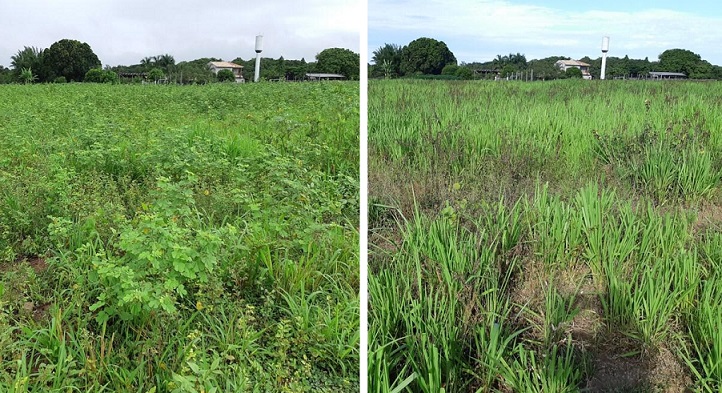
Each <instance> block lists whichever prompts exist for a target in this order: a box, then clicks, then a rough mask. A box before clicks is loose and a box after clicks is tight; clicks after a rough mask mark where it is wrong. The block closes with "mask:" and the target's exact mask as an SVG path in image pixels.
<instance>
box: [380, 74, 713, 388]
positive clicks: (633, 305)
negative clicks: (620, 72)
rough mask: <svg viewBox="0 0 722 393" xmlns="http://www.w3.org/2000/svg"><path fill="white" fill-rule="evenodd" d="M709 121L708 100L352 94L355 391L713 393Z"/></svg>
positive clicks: (564, 91)
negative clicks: (359, 195)
mask: <svg viewBox="0 0 722 393" xmlns="http://www.w3.org/2000/svg"><path fill="white" fill-rule="evenodd" d="M721 109H722V93H721V92H720V90H719V86H718V85H717V84H716V83H688V82H685V83H674V82H672V83H660V82H629V81H603V82H602V81H594V82H589V81H574V80H567V81H555V82H537V83H521V82H419V81H372V82H371V83H370V85H369V201H370V202H369V236H370V247H371V249H370V256H369V292H370V293H369V345H370V353H369V383H370V390H371V391H374V392H389V391H402V390H405V391H414V392H429V393H430V392H438V391H442V390H443V391H447V392H466V391H478V392H489V391H499V392H546V393H549V392H578V391H586V392H640V391H641V392H657V391H661V392H680V391H684V390H685V389H687V388H689V389H692V390H693V391H702V392H716V391H719V389H720V388H722V316H721V315H722V314H720V313H719V309H720V307H722V291H721V290H720V288H722V270H721V269H722V268H721V266H722V253H720V251H719V250H720V247H721V246H722V234H721V233H720V225H721V223H722V214H721V213H722V210H720V207H721V202H722V199H720V198H721V193H720V185H721V182H722V177H721V172H720V169H721V168H722V154H720V153H722V110H721ZM402 387H405V388H404V389H401V388H402Z"/></svg>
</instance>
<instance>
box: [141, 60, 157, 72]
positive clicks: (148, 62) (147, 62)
mask: <svg viewBox="0 0 722 393" xmlns="http://www.w3.org/2000/svg"><path fill="white" fill-rule="evenodd" d="M153 63H155V58H154V57H147V56H146V57H144V58H142V59H140V65H142V66H143V69H145V70H146V71H147V70H149V69H150V68H151V67H153Z"/></svg>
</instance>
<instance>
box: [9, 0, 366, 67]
mask: <svg viewBox="0 0 722 393" xmlns="http://www.w3.org/2000/svg"><path fill="white" fill-rule="evenodd" d="M362 7H363V2H362V1H361V0H305V1H297V0H270V1H254V2H251V1H248V0H244V1H236V0H229V1H202V0H151V1H142V0H63V1H56V0H16V1H12V0H0V65H3V66H5V67H9V66H10V57H11V56H13V55H15V54H16V53H17V52H18V50H20V49H22V48H23V47H25V46H35V47H40V48H47V47H49V46H50V45H52V44H53V43H54V42H56V41H58V40H61V39H63V38H70V39H75V40H78V41H82V42H87V43H88V44H89V45H90V47H91V48H92V49H93V51H94V52H95V54H96V55H98V58H100V61H101V62H102V63H103V64H104V65H120V64H123V65H130V64H137V63H138V62H139V61H140V59H142V58H143V57H146V56H153V55H158V54H164V53H169V54H171V55H173V56H174V57H175V60H176V62H180V61H184V60H193V59H197V58H201V57H218V58H222V59H224V60H233V59H234V58H236V57H242V58H243V59H249V58H254V57H255V52H254V46H255V37H256V35H258V34H261V35H263V36H264V39H263V40H264V51H263V54H262V56H264V57H274V58H277V57H279V56H283V57H284V58H286V59H301V58H302V57H303V58H305V59H306V60H307V61H314V59H315V56H316V54H317V53H318V52H320V51H322V50H324V49H326V48H333V47H339V48H346V49H351V50H352V51H354V52H357V53H358V52H359V50H360V48H359V45H360V40H359V34H360V30H361V26H362V21H361V20H359V17H358V16H359V15H360V14H361V10H362Z"/></svg>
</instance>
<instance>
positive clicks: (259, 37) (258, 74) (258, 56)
mask: <svg viewBox="0 0 722 393" xmlns="http://www.w3.org/2000/svg"><path fill="white" fill-rule="evenodd" d="M262 51H263V36H262V35H257V36H256V69H255V72H254V74H253V81H254V82H258V80H259V79H261V52H262Z"/></svg>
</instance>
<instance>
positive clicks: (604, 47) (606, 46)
mask: <svg viewBox="0 0 722 393" xmlns="http://www.w3.org/2000/svg"><path fill="white" fill-rule="evenodd" d="M607 52H609V37H606V36H605V37H602V72H601V74H600V75H599V79H604V74H605V72H606V71H607Z"/></svg>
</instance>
